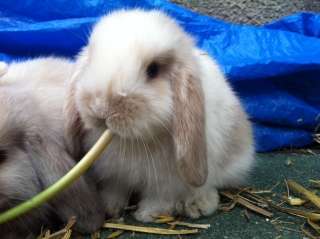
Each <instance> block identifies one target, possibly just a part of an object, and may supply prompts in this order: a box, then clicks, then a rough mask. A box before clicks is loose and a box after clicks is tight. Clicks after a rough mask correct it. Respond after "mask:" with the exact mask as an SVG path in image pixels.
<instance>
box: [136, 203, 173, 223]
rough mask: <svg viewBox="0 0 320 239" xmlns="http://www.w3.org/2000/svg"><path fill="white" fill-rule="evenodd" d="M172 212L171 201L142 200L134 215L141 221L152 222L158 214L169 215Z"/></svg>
mask: <svg viewBox="0 0 320 239" xmlns="http://www.w3.org/2000/svg"><path fill="white" fill-rule="evenodd" d="M172 213H173V203H171V202H169V201H165V200H163V201H158V200H143V201H141V202H140V203H139V207H138V209H137V211H136V212H135V213H134V217H135V219H136V220H138V221H141V222H152V221H154V220H155V219H157V217H158V216H160V215H171V214H172Z"/></svg>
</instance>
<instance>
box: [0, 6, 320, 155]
mask: <svg viewBox="0 0 320 239" xmlns="http://www.w3.org/2000/svg"><path fill="white" fill-rule="evenodd" d="M134 7H140V8H146V9H152V8H157V9H162V10H164V11H165V12H167V13H168V14H169V15H171V16H173V17H174V18H176V19H177V21H178V22H179V23H180V24H181V25H182V26H183V27H184V28H185V30H186V31H188V32H189V33H191V34H192V35H194V36H195V37H196V39H197V41H198V45H199V47H201V48H203V49H205V50H207V51H208V53H209V54H210V55H211V56H213V57H215V58H216V59H217V61H218V62H219V63H220V65H221V67H222V69H223V71H224V72H225V73H226V75H227V77H228V79H229V80H230V82H231V83H232V85H233V87H234V90H235V91H236V92H237V93H238V95H239V96H240V97H241V100H242V102H243V104H244V106H245V108H246V110H247V112H248V113H249V115H250V119H251V120H252V122H253V123H254V134H255V140H256V145H257V150H258V151H270V150H274V149H278V148H282V147H303V146H307V145H309V144H311V143H312V142H313V134H314V133H315V129H316V128H317V125H318V124H319V122H320V15H317V14H312V13H300V14H296V15H292V16H288V17H286V18H283V19H280V20H278V21H275V22H272V23H270V24H266V25H264V26H260V27H255V26H248V25H237V24H231V23H226V22H224V21H221V20H217V19H214V18H211V17H208V16H204V15H201V14H198V13H194V12H192V11H190V10H188V9H185V8H182V7H180V6H177V5H175V4H172V3H170V2H167V1H165V0H139V1H132V0H122V1H121V0H113V1H106V0H90V1H89V0H68V1H65V0H43V1H39V0H23V1H22V0H21V1H20V0H19V1H11V0H1V1H0V60H5V61H7V62H10V61H12V60H20V59H25V58H30V57H35V56H46V55H57V56H67V57H74V56H75V54H76V53H77V52H78V51H79V49H80V48H81V47H82V46H83V45H85V44H86V40H87V36H88V34H90V29H91V27H92V25H93V24H94V23H95V22H96V21H97V20H98V19H99V16H101V15H103V14H106V13H108V12H110V11H112V10H115V9H119V8H134Z"/></svg>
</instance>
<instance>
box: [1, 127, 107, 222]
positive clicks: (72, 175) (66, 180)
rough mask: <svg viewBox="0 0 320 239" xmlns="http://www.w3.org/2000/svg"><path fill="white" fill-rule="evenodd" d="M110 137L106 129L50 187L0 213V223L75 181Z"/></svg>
mask: <svg viewBox="0 0 320 239" xmlns="http://www.w3.org/2000/svg"><path fill="white" fill-rule="evenodd" d="M111 139H112V134H111V132H110V131H109V130H106V131H105V132H104V133H103V134H102V135H101V137H100V138H99V139H98V141H97V142H96V143H95V144H94V146H93V147H92V148H91V149H90V150H89V152H88V153H87V154H86V155H85V156H84V157H83V158H82V159H81V160H80V161H79V163H77V164H76V165H75V166H74V167H73V168H72V169H71V170H70V171H69V172H68V173H67V174H66V175H64V176H63V177H62V178H60V179H59V180H58V181H57V182H55V183H54V184H52V185H51V186H50V187H48V188H47V189H45V190H44V191H42V192H41V193H39V194H37V195H36V196H34V197H33V198H31V199H29V200H27V201H25V202H23V203H21V204H19V205H18V206H16V207H14V208H11V209H9V210H7V211H5V212H3V213H1V214H0V224H3V223H6V222H8V221H10V220H13V219H15V218H17V217H19V216H21V215H23V214H25V213H27V212H29V211H30V210H31V209H33V208H36V207H39V206H41V205H42V204H43V203H45V202H47V201H48V200H50V199H51V198H53V197H54V196H55V195H57V194H58V193H60V192H61V191H62V190H64V189H66V188H67V187H68V186H69V185H70V184H72V183H73V182H74V181H76V180H77V179H78V178H79V177H80V176H81V175H83V174H84V173H85V172H86V171H87V169H88V168H89V167H90V166H91V165H92V164H93V163H94V161H95V160H97V159H98V157H99V156H100V155H101V154H102V152H103V151H104V149H105V148H106V147H107V146H108V145H109V143H110V142H111Z"/></svg>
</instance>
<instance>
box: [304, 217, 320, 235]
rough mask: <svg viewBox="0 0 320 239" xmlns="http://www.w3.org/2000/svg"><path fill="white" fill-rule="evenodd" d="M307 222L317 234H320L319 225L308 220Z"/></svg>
mask: <svg viewBox="0 0 320 239" xmlns="http://www.w3.org/2000/svg"><path fill="white" fill-rule="evenodd" d="M307 222H308V224H309V225H310V226H311V227H312V228H313V229H314V230H315V231H316V232H317V233H319V234H320V225H318V224H317V223H315V222H313V221H311V220H310V219H308V221H307Z"/></svg>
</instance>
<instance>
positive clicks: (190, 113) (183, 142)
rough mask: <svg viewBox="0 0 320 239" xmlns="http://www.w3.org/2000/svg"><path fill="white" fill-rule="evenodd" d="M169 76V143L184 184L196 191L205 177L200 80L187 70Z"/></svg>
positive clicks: (205, 159) (203, 123)
mask: <svg viewBox="0 0 320 239" xmlns="http://www.w3.org/2000/svg"><path fill="white" fill-rule="evenodd" d="M191 68H192V67H191ZM173 75H174V77H173V79H172V89H173V104H174V106H173V108H174V116H173V140H174V146H175V154H176V155H175V156H176V160H177V166H178V170H179V173H180V175H181V176H182V177H183V178H184V179H185V180H186V181H187V183H188V184H190V185H192V186H198V187H199V186H201V185H203V184H204V183H205V181H206V180H207V176H208V165H207V145H206V134H205V108H204V104H205V102H204V93H203V89H202V86H201V82H200V79H199V78H198V76H197V74H196V73H193V72H192V70H191V69H190V68H188V67H183V66H181V67H180V69H177V70H176V73H175V74H173Z"/></svg>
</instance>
